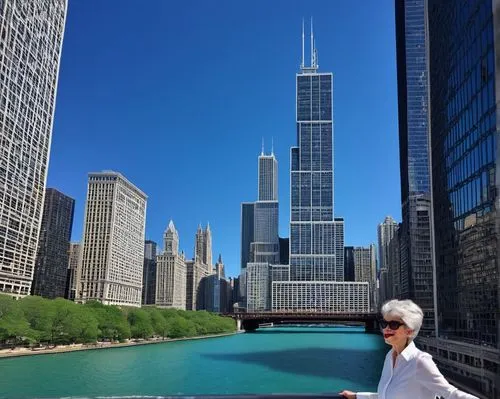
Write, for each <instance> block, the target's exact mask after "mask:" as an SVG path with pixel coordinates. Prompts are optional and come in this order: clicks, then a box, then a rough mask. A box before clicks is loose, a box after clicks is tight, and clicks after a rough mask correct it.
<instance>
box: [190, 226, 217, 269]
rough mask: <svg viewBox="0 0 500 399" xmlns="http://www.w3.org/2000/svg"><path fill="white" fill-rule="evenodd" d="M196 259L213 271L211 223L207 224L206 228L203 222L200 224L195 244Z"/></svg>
mask: <svg viewBox="0 0 500 399" xmlns="http://www.w3.org/2000/svg"><path fill="white" fill-rule="evenodd" d="M194 259H195V261H197V262H198V263H201V264H202V265H205V268H206V269H207V271H208V272H209V273H211V272H212V266H213V265H212V231H211V230H210V224H207V227H206V229H204V230H203V229H202V227H201V224H200V225H199V226H198V230H197V231H196V237H195V245H194Z"/></svg>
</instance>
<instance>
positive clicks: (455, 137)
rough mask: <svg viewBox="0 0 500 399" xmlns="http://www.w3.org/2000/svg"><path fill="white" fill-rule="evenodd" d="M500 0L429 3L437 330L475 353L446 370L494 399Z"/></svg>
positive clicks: (499, 375) (499, 391)
mask: <svg viewBox="0 0 500 399" xmlns="http://www.w3.org/2000/svg"><path fill="white" fill-rule="evenodd" d="M494 4H495V5H496V7H494ZM494 4H492V1H491V0H477V1H471V2H464V3H463V4H458V3H455V2H451V3H449V4H446V5H445V4H443V3H442V2H440V1H434V0H429V44H430V54H431V56H430V81H431V86H432V91H431V107H432V116H433V117H432V126H431V128H432V166H433V170H432V173H433V175H432V176H433V202H434V222H435V246H436V267H437V292H438V295H437V311H438V321H439V336H440V337H442V338H445V339H449V340H453V341H456V342H460V343H462V344H463V346H467V348H475V349H473V356H469V357H470V359H467V363H468V364H470V366H471V369H472V370H473V372H472V373H470V375H467V376H465V375H464V374H463V371H462V370H461V368H460V367H456V365H453V364H452V365H450V367H448V372H449V373H450V374H451V375H453V376H454V378H456V379H457V380H463V381H464V384H467V385H468V386H470V387H472V388H474V389H475V390H477V391H478V392H481V393H484V394H485V395H486V396H488V397H498V395H500V367H499V366H500V364H499V363H500V361H499V359H500V351H499V348H500V342H499V335H500V320H499V319H500V313H499V311H498V310H499V309H500V304H499V287H500V285H499V279H500V273H499V272H500V269H499V267H500V262H499V252H498V243H499V238H500V236H499V227H500V221H499V220H500V219H499V213H498V212H499V211H498V206H499V180H498V176H499V173H498V172H499V170H498V168H499V164H498V159H497V157H498V154H499V143H498V117H497V113H498V109H497V105H496V102H497V88H498V87H499V85H498V81H499V78H500V75H497V74H498V73H499V72H498V67H497V69H496V68H495V59H496V58H497V57H498V52H497V50H496V48H498V46H499V44H498V43H495V39H494V38H495V37H498V34H499V33H500V28H499V27H498V22H496V23H495V18H494V15H493V12H492V10H493V9H494V8H498V5H497V2H495V3H494ZM488 347H490V348H495V349H496V361H491V360H490V359H487V358H486V357H485V355H484V351H485V350H486V349H485V348H488ZM458 351H462V353H464V352H463V348H459V350H458ZM469 360H470V361H469ZM457 361H458V360H457ZM453 366H455V367H453Z"/></svg>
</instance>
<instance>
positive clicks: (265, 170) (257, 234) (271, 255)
mask: <svg viewBox="0 0 500 399" xmlns="http://www.w3.org/2000/svg"><path fill="white" fill-rule="evenodd" d="M278 223H279V208H278V161H277V160H276V157H275V156H274V153H273V152H271V154H269V155H266V154H264V148H262V152H261V154H260V155H259V159H258V200H257V202H255V204H254V224H253V226H254V230H253V241H252V243H251V244H250V261H251V262H258V263H265V262H267V263H269V264H274V263H279V236H278Z"/></svg>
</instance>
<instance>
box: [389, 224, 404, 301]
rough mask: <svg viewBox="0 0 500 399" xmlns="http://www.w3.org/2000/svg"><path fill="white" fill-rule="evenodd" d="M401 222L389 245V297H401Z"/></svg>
mask: <svg viewBox="0 0 500 399" xmlns="http://www.w3.org/2000/svg"><path fill="white" fill-rule="evenodd" d="M400 227H401V224H398V226H397V228H396V230H395V231H394V235H393V237H392V238H391V240H390V241H389V246H388V254H389V256H388V265H389V266H388V275H387V294H388V298H401V289H400V288H401V259H400V258H401V242H400V239H399V234H400Z"/></svg>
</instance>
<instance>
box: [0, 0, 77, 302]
mask: <svg viewBox="0 0 500 399" xmlns="http://www.w3.org/2000/svg"><path fill="white" fill-rule="evenodd" d="M66 10H67V1H66V0H32V1H29V2H28V1H24V2H21V1H14V0H3V1H2V2H0V31H1V34H2V37H1V39H0V65H2V69H1V74H0V93H1V96H0V292H4V293H8V294H11V295H13V296H16V297H21V296H24V295H28V294H29V293H30V291H31V283H32V280H33V273H34V268H35V259H36V256H37V250H38V238H39V234H40V224H41V222H42V211H43V202H44V194H45V185H46V181H47V170H48V163H49V155H50V143H51V136H52V126H53V121H54V111H55V101H56V91H57V82H58V76H59V64H60V58H61V48H62V43H63V34H64V25H65V20H66ZM42 38H43V39H42Z"/></svg>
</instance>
